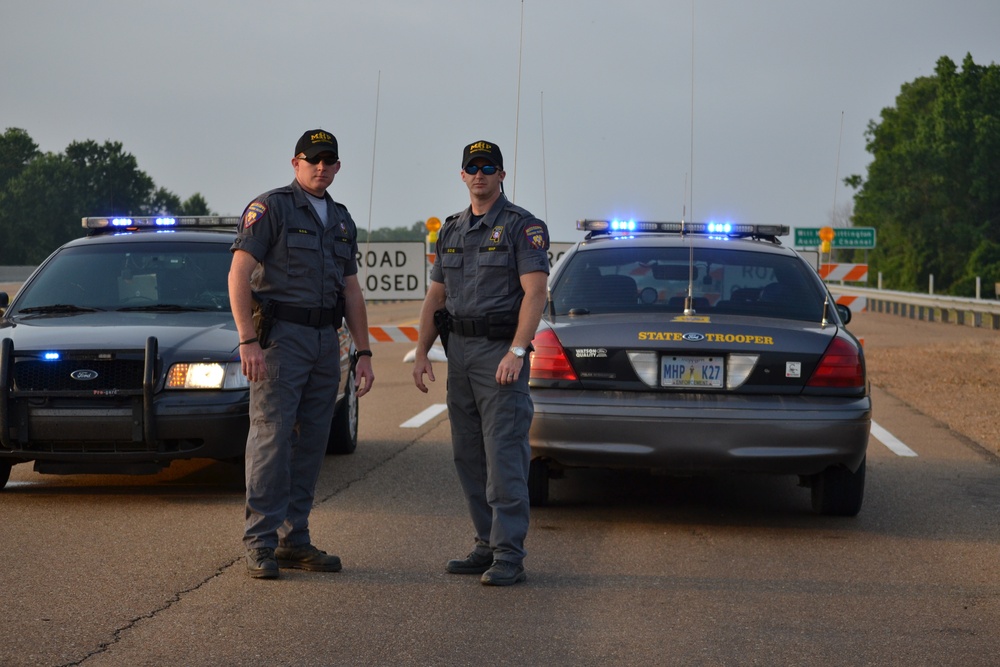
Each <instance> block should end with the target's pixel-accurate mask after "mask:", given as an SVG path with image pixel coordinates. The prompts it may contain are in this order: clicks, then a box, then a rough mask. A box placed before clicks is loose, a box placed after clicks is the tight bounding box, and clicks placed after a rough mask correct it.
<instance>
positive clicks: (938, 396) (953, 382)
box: [847, 313, 1000, 454]
mask: <svg viewBox="0 0 1000 667" xmlns="http://www.w3.org/2000/svg"><path fill="white" fill-rule="evenodd" d="M847 328H848V329H850V330H851V331H852V332H853V333H854V335H856V336H858V337H859V338H863V339H864V345H865V358H866V360H867V362H868V377H869V379H870V380H871V382H872V384H873V385H876V386H878V387H879V388H880V389H884V390H885V391H887V392H889V393H890V394H892V395H893V396H895V397H897V398H899V399H900V400H902V401H904V402H905V403H907V404H909V405H911V406H913V407H914V408H916V409H917V410H919V411H920V412H922V413H924V414H926V415H929V416H931V417H933V418H934V419H937V420H938V421H940V422H942V423H943V424H947V426H948V427H949V428H950V429H951V430H953V431H955V432H957V433H961V434H962V435H964V436H966V437H967V438H969V439H971V440H974V441H975V442H977V443H979V444H980V445H982V446H983V447H985V448H986V449H988V450H990V451H992V452H995V453H997V454H1000V331H996V330H993V329H982V328H973V327H967V326H960V325H957V324H945V323H942V322H923V321H919V320H911V319H906V318H902V317H899V316H896V315H888V314H884V313H856V314H855V316H854V319H853V321H852V322H851V323H850V325H848V327H847ZM876 410H877V406H876Z"/></svg>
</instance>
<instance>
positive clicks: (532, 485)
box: [528, 459, 550, 507]
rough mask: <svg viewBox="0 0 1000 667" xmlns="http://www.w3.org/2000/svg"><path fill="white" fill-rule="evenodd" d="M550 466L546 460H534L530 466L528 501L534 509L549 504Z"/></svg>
mask: <svg viewBox="0 0 1000 667" xmlns="http://www.w3.org/2000/svg"><path fill="white" fill-rule="evenodd" d="M549 476H550V474H549V464H548V463H547V462H546V461H545V460H544V459H532V461H531V463H530V464H528V501H529V504H530V505H531V506H532V507H544V506H545V505H548V504H549Z"/></svg>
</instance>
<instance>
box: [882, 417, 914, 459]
mask: <svg viewBox="0 0 1000 667" xmlns="http://www.w3.org/2000/svg"><path fill="white" fill-rule="evenodd" d="M872 435H874V436H875V438H876V439H877V440H878V441H879V442H881V443H882V444H883V445H885V446H886V447H888V448H889V451H891V452H893V453H894V454H896V455H897V456H917V453H916V452H915V451H913V450H912V449H910V448H909V447H907V446H906V445H904V444H903V443H902V442H901V441H900V440H899V439H898V438H897V437H896V436H894V435H893V434H892V433H889V432H888V431H886V430H885V429H884V428H882V427H881V426H879V425H878V424H876V423H875V422H872Z"/></svg>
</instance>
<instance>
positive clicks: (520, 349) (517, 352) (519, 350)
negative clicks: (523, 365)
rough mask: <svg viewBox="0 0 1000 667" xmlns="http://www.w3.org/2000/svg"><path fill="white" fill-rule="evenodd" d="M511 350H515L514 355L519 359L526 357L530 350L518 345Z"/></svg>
mask: <svg viewBox="0 0 1000 667" xmlns="http://www.w3.org/2000/svg"><path fill="white" fill-rule="evenodd" d="M510 351H511V352H513V353H514V356H515V357H517V358H518V359H524V355H525V354H527V352H528V351H527V350H525V349H524V348H523V347H518V346H517V345H514V346H513V347H511V348H510Z"/></svg>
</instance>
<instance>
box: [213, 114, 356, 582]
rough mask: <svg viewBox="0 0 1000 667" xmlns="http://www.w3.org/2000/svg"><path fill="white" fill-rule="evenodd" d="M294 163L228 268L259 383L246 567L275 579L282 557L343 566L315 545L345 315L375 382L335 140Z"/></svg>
mask: <svg viewBox="0 0 1000 667" xmlns="http://www.w3.org/2000/svg"><path fill="white" fill-rule="evenodd" d="M292 169H293V170H294V171H295V180H293V181H292V183H291V184H290V185H287V186H285V187H282V188H277V189H275V190H271V191H269V192H265V193H264V194H262V195H260V196H259V197H257V198H256V199H254V200H253V201H252V202H250V204H249V205H248V206H247V208H246V210H245V211H244V213H243V218H242V220H241V222H240V225H239V229H238V232H237V236H236V240H235V242H234V243H233V246H232V251H233V261H232V266H231V267H230V272H229V298H230V302H231V303H232V310H233V319H234V320H235V321H236V328H237V329H238V330H239V334H240V359H241V361H242V366H243V373H244V375H246V377H247V379H248V380H249V381H250V433H249V436H248V438H247V446H246V513H245V514H246V524H245V529H244V537H243V543H244V545H245V546H246V548H247V556H246V564H247V570H248V572H249V574H250V576H251V577H253V578H258V579H274V578H276V577H278V573H279V566H280V567H288V568H299V569H304V570H312V571H320V572H337V571H339V570H340V569H341V562H340V558H338V557H337V556H334V555H331V554H327V553H326V552H324V551H321V550H320V549H318V548H317V547H315V546H314V545H313V544H312V540H311V538H310V535H309V512H310V510H311V509H312V504H313V495H314V493H315V489H316V481H317V479H318V477H319V471H320V466H321V465H322V463H323V458H324V456H325V454H326V450H327V444H328V440H329V435H330V426H331V423H332V420H333V414H334V405H335V403H336V398H337V389H338V387H339V386H340V337H339V334H338V331H337V330H338V329H339V328H340V327H341V326H342V321H346V323H347V328H348V329H349V330H350V332H351V336H352V337H353V339H354V344H355V347H356V348H357V352H356V353H355V354H356V355H358V356H356V358H355V362H356V364H357V368H356V370H355V374H356V378H357V380H356V388H357V395H358V396H359V397H360V396H364V395H365V394H366V393H368V391H369V390H370V389H371V387H372V383H373V382H374V381H375V375H374V373H373V371H372V366H371V349H370V347H369V343H368V315H367V311H366V308H365V299H364V295H363V294H362V291H361V285H360V283H359V282H358V277H357V273H358V266H357V262H356V259H355V258H356V257H357V251H358V245H357V227H356V226H355V224H354V220H352V219H351V215H350V213H348V212H347V209H346V208H345V207H344V206H343V205H342V204H339V203H337V202H335V201H333V199H332V198H331V197H330V195H329V194H327V188H329V187H330V185H331V184H332V183H333V178H334V176H335V175H336V174H337V172H338V171H340V159H339V155H338V149H337V139H336V137H334V136H333V135H332V134H330V133H329V132H326V131H324V130H319V129H317V130H310V131H309V132H306V133H305V134H303V135H302V137H301V138H300V139H299V141H298V143H296V145H295V155H294V157H293V158H292ZM255 316H256V321H255Z"/></svg>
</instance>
